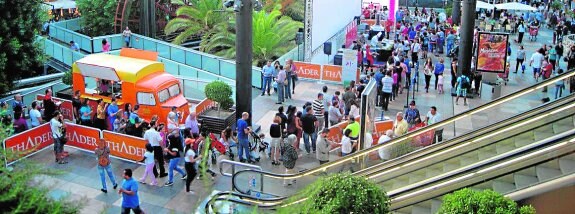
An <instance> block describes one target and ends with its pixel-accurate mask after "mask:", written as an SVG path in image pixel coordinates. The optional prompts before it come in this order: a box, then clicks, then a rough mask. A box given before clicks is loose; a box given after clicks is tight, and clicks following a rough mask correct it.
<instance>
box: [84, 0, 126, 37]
mask: <svg viewBox="0 0 575 214" xmlns="http://www.w3.org/2000/svg"><path fill="white" fill-rule="evenodd" d="M76 6H77V7H78V10H79V11H80V13H81V14H82V19H81V23H80V24H81V25H82V27H83V28H82V30H83V33H84V34H86V35H88V36H92V37H94V36H102V35H108V34H111V33H113V31H114V15H115V13H116V6H117V1H111V0H76Z"/></svg>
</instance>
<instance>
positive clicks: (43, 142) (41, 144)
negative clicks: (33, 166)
mask: <svg viewBox="0 0 575 214" xmlns="http://www.w3.org/2000/svg"><path fill="white" fill-rule="evenodd" d="M52 143H54V140H53V139H52V131H51V130H50V123H44V124H42V125H40V126H38V127H35V128H33V129H30V130H27V131H25V132H22V133H19V134H17V135H14V136H11V137H9V138H6V139H5V140H4V148H5V149H7V150H12V151H14V152H18V153H20V154H21V156H24V155H27V154H30V153H33V152H35V151H39V150H41V149H43V148H46V147H47V146H50V145H52ZM8 161H9V162H10V161H13V160H8Z"/></svg>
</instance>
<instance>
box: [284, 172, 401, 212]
mask: <svg viewBox="0 0 575 214" xmlns="http://www.w3.org/2000/svg"><path fill="white" fill-rule="evenodd" d="M302 198H307V200H305V201H302V202H300V203H292V202H295V201H299V200H301V199H302ZM389 203H390V201H389V197H388V196H387V194H386V193H385V191H384V190H383V189H381V187H380V186H378V185H377V184H375V183H373V182H372V181H369V180H367V178H366V177H361V176H352V175H350V174H349V173H343V174H341V173H338V174H334V175H331V176H329V177H321V178H320V179H318V180H316V181H315V182H314V183H312V184H310V185H308V187H306V188H305V189H304V190H302V191H300V192H298V193H297V194H295V195H294V196H293V197H291V198H289V199H288V200H287V202H286V204H291V205H288V206H284V207H281V208H280V209H279V210H278V213H286V214H287V213H381V214H386V213H390V211H389Z"/></svg>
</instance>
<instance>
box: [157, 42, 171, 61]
mask: <svg viewBox="0 0 575 214" xmlns="http://www.w3.org/2000/svg"><path fill="white" fill-rule="evenodd" d="M156 47H157V50H158V53H159V56H160V57H164V58H166V59H172V58H170V46H167V45H165V44H161V43H156Z"/></svg>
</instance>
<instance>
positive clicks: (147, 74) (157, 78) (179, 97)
mask: <svg viewBox="0 0 575 214" xmlns="http://www.w3.org/2000/svg"><path fill="white" fill-rule="evenodd" d="M157 58H158V53H157V52H150V51H143V50H137V49H128V48H124V49H122V50H121V51H120V55H119V56H116V55H110V54H91V55H88V56H86V57H84V58H82V59H80V60H78V61H76V62H75V63H74V64H73V65H72V78H73V91H80V94H81V98H87V99H88V100H89V102H92V103H95V102H94V101H97V100H99V99H103V100H104V102H107V103H109V102H110V101H111V99H112V97H113V96H115V97H116V100H117V103H118V105H119V106H124V105H125V104H127V103H130V104H131V105H132V107H133V106H135V105H136V104H137V105H139V106H140V109H139V111H138V116H139V117H140V118H142V119H144V120H146V121H150V119H151V118H152V117H153V116H155V115H157V116H158V117H159V118H158V120H159V121H160V122H161V123H166V124H167V121H166V118H167V116H168V113H169V112H170V111H171V109H172V107H176V108H177V111H178V112H181V113H182V115H181V116H180V123H183V121H184V120H185V118H186V117H187V115H188V114H189V111H190V110H189V109H190V108H189V103H188V101H187V100H186V99H185V98H184V96H183V94H182V86H181V85H180V81H179V80H178V79H176V78H175V77H174V76H172V75H171V74H169V73H166V72H165V71H164V64H163V63H161V62H158V61H156V60H157ZM91 106H95V105H94V104H91ZM92 111H93V112H95V111H96V109H94V108H92Z"/></svg>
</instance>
